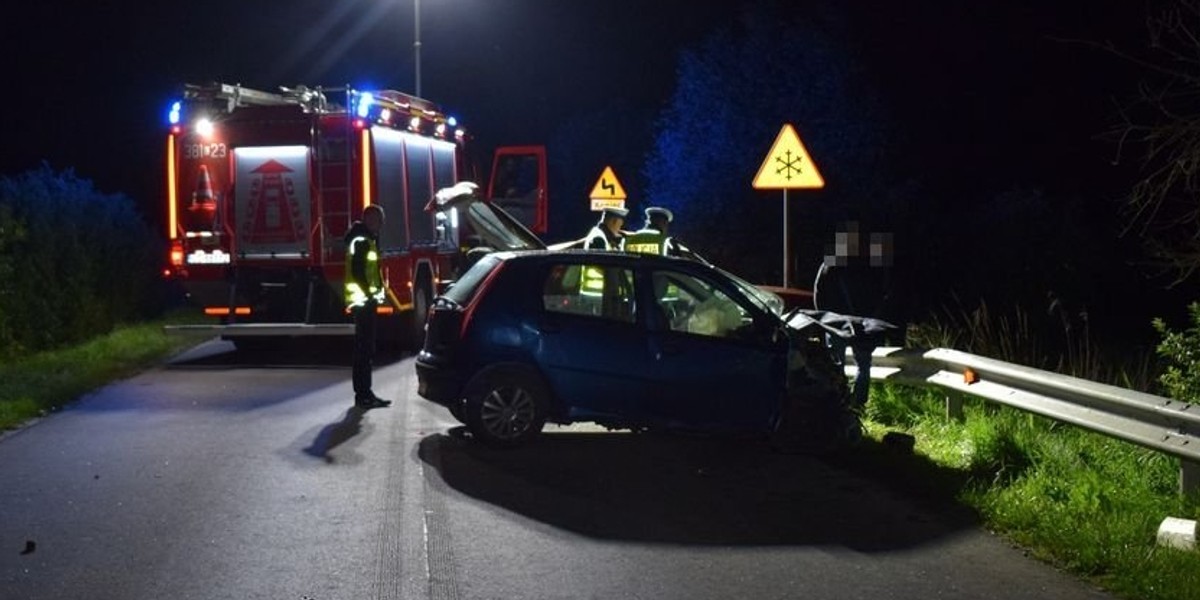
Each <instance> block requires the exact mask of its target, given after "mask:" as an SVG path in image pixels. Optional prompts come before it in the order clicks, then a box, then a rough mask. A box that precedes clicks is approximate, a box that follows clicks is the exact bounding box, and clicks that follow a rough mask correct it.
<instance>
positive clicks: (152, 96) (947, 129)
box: [0, 0, 1147, 260]
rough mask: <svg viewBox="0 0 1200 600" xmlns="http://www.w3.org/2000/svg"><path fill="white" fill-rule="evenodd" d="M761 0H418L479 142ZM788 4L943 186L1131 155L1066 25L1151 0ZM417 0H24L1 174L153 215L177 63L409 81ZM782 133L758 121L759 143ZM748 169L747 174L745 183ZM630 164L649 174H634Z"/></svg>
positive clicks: (919, 167)
mask: <svg viewBox="0 0 1200 600" xmlns="http://www.w3.org/2000/svg"><path fill="white" fill-rule="evenodd" d="M749 2H750V0H742V1H740V2H739V1H729V2H695V1H693V0H652V1H641V0H422V2H421V30H422V31H421V41H422V88H423V89H422V92H423V94H422V95H423V96H425V97H427V98H429V99H431V100H433V101H435V102H437V103H439V104H441V105H442V106H443V107H444V108H445V109H446V110H447V112H449V113H450V114H453V115H455V116H457V117H458V118H459V120H460V122H462V123H463V124H464V125H465V126H466V127H467V128H468V129H469V130H471V131H472V132H473V134H474V135H475V137H476V142H477V148H476V150H481V149H482V150H484V151H485V152H486V151H490V147H491V146H494V145H502V144H527V143H545V142H546V141H547V140H549V139H551V138H552V137H553V136H555V135H559V136H561V135H562V129H563V125H564V123H569V122H570V120H571V119H572V118H574V117H576V116H578V115H587V114H590V113H596V112H597V111H599V110H600V109H602V108H603V107H605V106H610V105H613V104H620V105H622V106H633V107H639V108H640V109H644V110H650V111H657V110H659V109H661V108H662V107H663V106H665V105H666V103H667V102H668V101H669V100H670V97H671V93H672V91H673V89H674V86H675V81H674V75H675V68H676V64H677V60H678V56H679V53H680V51H681V50H683V49H686V48H689V47H695V46H696V44H698V43H699V42H700V41H702V40H703V39H704V38H705V37H706V36H707V35H708V34H710V33H711V32H713V31H715V30H716V29H718V28H721V27H732V26H736V24H737V22H738V19H739V18H740V15H741V14H742V8H741V7H742V6H743V5H745V4H747V3H749ZM786 6H794V10H796V11H797V12H798V14H802V15H806V16H807V15H808V14H809V13H810V12H811V14H812V15H813V16H814V17H813V18H814V19H816V18H829V17H830V15H834V16H836V17H837V18H839V19H842V20H843V21H844V22H845V23H846V26H845V28H844V29H845V31H847V32H848V33H847V35H849V36H851V37H852V38H853V39H848V40H846V48H848V49H849V51H850V52H853V53H855V56H854V60H855V61H856V62H857V63H859V64H860V65H861V67H862V68H863V69H864V70H865V71H866V72H867V73H868V80H869V81H870V82H871V84H872V85H873V86H874V87H875V89H876V91H877V93H878V94H879V97H880V98H881V100H882V101H883V102H884V105H885V106H886V109H887V111H888V113H889V115H888V116H889V118H891V119H892V120H893V121H896V122H899V123H902V124H903V129H904V131H903V136H904V138H903V139H904V141H903V144H904V145H903V146H901V147H898V148H895V149H893V150H892V152H893V153H894V161H895V164H896V165H897V166H898V168H900V169H902V170H908V171H910V172H912V173H913V175H914V177H921V178H923V179H926V180H929V181H932V182H934V186H935V187H936V185H937V182H939V181H945V182H950V181H960V182H961V181H963V180H967V181H976V180H978V181H979V182H980V184H981V186H983V185H985V184H986V185H987V186H988V187H990V188H992V189H1002V188H1003V187H1004V186H1005V185H1020V184H1030V185H1037V186H1040V187H1043V188H1045V189H1048V190H1051V191H1062V192H1066V193H1072V194H1077V195H1083V196H1086V197H1089V198H1094V199H1095V202H1097V203H1111V202H1112V201H1113V199H1114V198H1117V197H1119V196H1120V195H1121V194H1123V193H1124V192H1125V191H1126V190H1127V189H1128V186H1129V185H1130V184H1131V182H1132V179H1131V177H1132V175H1133V174H1135V173H1136V170H1135V166H1136V163H1133V162H1132V161H1125V163H1123V164H1122V165H1121V166H1119V167H1114V166H1113V165H1112V162H1111V161H1112V158H1113V155H1114V144H1113V143H1112V142H1110V141H1104V140H1101V139H1099V138H1100V136H1101V134H1103V133H1104V132H1105V131H1106V130H1108V129H1110V128H1111V127H1112V125H1113V123H1114V119H1115V117H1114V115H1115V112H1114V106H1115V103H1116V102H1118V101H1123V100H1127V99H1128V98H1129V97H1130V96H1131V95H1132V94H1133V93H1134V92H1135V91H1136V85H1135V84H1136V81H1137V73H1136V72H1135V71H1134V70H1133V69H1131V68H1130V67H1129V65H1127V64H1125V63H1122V62H1121V61H1120V60H1118V59H1116V58H1115V57H1113V56H1112V55H1110V54H1107V53H1104V52H1102V51H1098V50H1096V49H1093V48H1089V47H1087V46H1086V45H1085V44H1082V43H1075V42H1071V41H1067V40H1082V41H1090V42H1095V43H1105V42H1108V41H1112V42H1114V43H1116V44H1118V45H1122V46H1125V47H1135V48H1142V47H1144V46H1145V45H1146V33H1145V31H1146V30H1145V26H1144V20H1145V16H1146V14H1147V13H1146V11H1147V8H1146V5H1144V4H1142V3H1138V2H1129V3H1119V2H1085V1H1082V0H1062V1H1055V2H1036V1H1015V2H1014V1H1001V0H983V1H981V2H968V3H963V2H953V1H950V0H913V1H912V2H853V3H844V2H831V1H826V2H821V1H806V0H797V1H795V2H791V3H787V4H786ZM413 8H414V7H413V3H412V0H339V1H337V2H330V1H329V0H292V1H289V2H278V1H274V2H268V1H265V0H239V1H234V0H206V1H205V2H147V1H135V0H131V1H130V2H126V3H118V4H105V3H97V2H87V3H83V2H73V3H70V5H69V6H64V5H63V4H60V3H35V4H29V5H25V6H24V7H23V8H22V17H21V18H19V19H17V18H6V19H4V21H3V24H0V57H3V58H0V60H3V61H4V69H3V72H4V76H5V80H6V83H7V84H8V86H7V87H8V91H7V93H6V94H5V96H6V99H7V101H8V102H9V104H8V106H7V107H6V110H4V111H0V120H2V121H0V123H2V127H0V130H2V131H3V132H4V135H5V141H4V144H3V148H2V149H0V175H15V174H18V173H20V172H22V171H24V170H26V169H30V168H33V167H36V166H38V165H39V164H41V163H42V162H43V161H45V162H47V163H49V164H50V166H52V167H54V168H56V169H63V168H73V169H74V170H75V172H76V173H77V174H78V175H80V176H82V177H85V178H88V179H91V180H93V181H95V182H96V184H97V186H98V187H99V188H100V189H101V190H102V191H105V192H121V193H125V194H127V195H129V196H131V197H133V198H134V199H135V200H136V201H137V203H138V206H140V207H142V209H143V211H144V212H145V214H146V217H147V219H148V220H149V221H150V222H151V223H153V224H155V226H156V227H158V224H159V223H161V221H162V219H163V217H162V212H163V211H162V207H161V206H160V205H161V200H160V194H161V188H162V185H163V184H162V180H163V175H162V172H161V171H162V169H161V162H162V152H163V150H162V145H163V144H162V141H163V137H164V135H165V115H166V109H167V106H168V104H169V102H170V101H171V100H172V99H174V98H175V97H177V95H178V90H179V88H180V85H181V84H182V83H184V82H205V81H214V80H220V81H224V82H229V83H242V84H244V85H248V86H251V87H258V88H261V89H274V88H275V87H276V86H279V85H295V84H306V85H310V86H313V85H326V86H336V85H342V84H351V85H354V86H357V87H362V88H371V87H393V88H397V89H400V90H403V91H409V92H411V91H413V81H414V76H413V65H414V60H413V47H412V46H413V16H414V15H413V12H414V11H413ZM762 85H763V86H764V87H767V86H770V82H769V81H764V82H762ZM800 125H801V130H802V131H803V124H800ZM773 127H778V126H777V125H775V126H773ZM770 141H771V140H770V139H765V140H762V145H763V152H764V154H765V152H766V149H767V146H769V143H770ZM648 150H649V148H648V147H646V145H645V144H644V143H642V144H636V143H631V144H630V145H629V146H628V147H627V148H623V149H621V151H622V152H627V153H629V154H631V155H636V156H634V159H633V161H630V159H629V158H628V157H625V158H623V159H622V158H621V157H615V156H614V157H613V162H619V161H621V160H624V161H625V162H636V161H637V160H640V157H641V156H642V155H644V154H645V153H646V152H647V151H648ZM550 152H551V155H552V156H551V163H552V165H553V161H554V157H553V153H554V148H550ZM818 159H819V157H818ZM603 166H604V165H603V164H596V165H595V166H594V172H595V173H596V174H597V175H598V174H599V172H600V170H601V169H602V168H603ZM752 176H753V173H745V174H739V175H738V177H742V178H744V179H745V180H746V182H747V186H748V185H749V181H750V179H751V178H752ZM622 179H623V180H624V181H625V183H626V186H627V187H636V183H637V177H635V176H634V174H626V176H624V177H622ZM590 184H591V181H588V182H583V183H582V184H581V185H582V186H587V187H590ZM630 191H631V196H632V195H636V194H637V193H638V190H636V189H632V190H630ZM575 192H576V190H566V191H563V190H553V189H552V190H551V200H552V202H576V203H581V204H582V203H585V202H586V198H583V197H578V198H577V197H573V196H571V194H572V193H575ZM556 193H557V195H556ZM551 210H552V211H553V210H554V209H553V207H552V208H551ZM581 226H582V224H581ZM551 233H552V234H554V233H555V232H551ZM572 233H576V232H558V235H552V238H556V239H563V238H564V237H566V236H569V235H570V234H572ZM693 245H695V244H694V243H693ZM763 251H764V254H765V256H766V257H768V258H769V259H770V260H774V257H775V256H776V255H777V253H776V250H775V249H774V248H767V249H763Z"/></svg>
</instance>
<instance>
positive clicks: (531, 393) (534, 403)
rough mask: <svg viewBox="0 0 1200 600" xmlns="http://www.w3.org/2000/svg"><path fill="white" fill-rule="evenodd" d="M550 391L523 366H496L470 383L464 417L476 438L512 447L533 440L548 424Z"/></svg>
mask: <svg viewBox="0 0 1200 600" xmlns="http://www.w3.org/2000/svg"><path fill="white" fill-rule="evenodd" d="M548 402H549V392H548V391H547V389H546V386H545V385H544V384H543V383H542V381H541V378H540V377H538V376H537V375H536V374H535V373H531V372H530V371H529V370H528V369H526V368H522V367H503V366H498V367H493V368H490V369H487V370H485V371H483V372H481V373H479V374H478V375H476V376H475V377H474V378H473V379H472V380H471V382H470V383H469V384H467V401H466V404H465V405H464V406H463V413H464V414H463V417H465V418H464V420H465V421H466V424H467V427H468V428H469V429H470V430H471V433H472V434H473V435H474V436H475V438H476V439H478V440H480V441H481V442H483V443H485V444H489V445H493V446H504V447H512V446H519V445H521V444H524V443H526V442H528V441H530V440H531V439H532V438H533V437H535V436H536V435H537V434H538V433H540V432H541V431H542V426H543V425H545V423H546V407H547V405H548Z"/></svg>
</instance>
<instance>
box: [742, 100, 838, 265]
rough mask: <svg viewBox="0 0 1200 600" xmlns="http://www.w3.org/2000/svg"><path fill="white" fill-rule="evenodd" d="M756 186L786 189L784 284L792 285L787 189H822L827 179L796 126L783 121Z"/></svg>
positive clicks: (755, 179)
mask: <svg viewBox="0 0 1200 600" xmlns="http://www.w3.org/2000/svg"><path fill="white" fill-rule="evenodd" d="M752 185H753V186H754V189H756V190H783V287H785V288H786V287H790V286H791V272H792V243H791V237H790V234H789V230H790V229H791V228H790V225H791V223H790V219H789V218H788V190H797V189H820V188H823V187H825V179H824V178H823V177H821V172H820V171H818V170H817V165H816V163H814V162H813V160H812V157H811V156H809V154H808V150H807V149H805V147H804V143H802V142H801V141H800V136H799V135H797V134H796V128H795V127H792V124H791V123H784V125H783V129H781V130H779V135H778V136H776V137H775V143H774V144H772V145H771V150H770V151H769V152H767V157H766V158H765V159H763V162H762V166H760V167H759V168H758V175H755V176H754V183H753V184H752Z"/></svg>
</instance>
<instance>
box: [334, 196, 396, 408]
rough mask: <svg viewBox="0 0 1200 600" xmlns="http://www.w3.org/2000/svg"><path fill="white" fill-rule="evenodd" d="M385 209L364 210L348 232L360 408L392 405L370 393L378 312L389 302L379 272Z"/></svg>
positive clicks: (356, 392)
mask: <svg viewBox="0 0 1200 600" xmlns="http://www.w3.org/2000/svg"><path fill="white" fill-rule="evenodd" d="M383 221H384V213H383V208H382V207H380V206H378V205H375V204H372V205H369V206H367V207H366V208H364V209H363V215H362V220H361V221H356V222H355V223H354V224H353V225H351V226H350V231H347V232H346V238H345V239H346V271H345V278H346V283H345V287H346V290H345V291H346V307H347V309H348V310H349V311H350V313H351V314H353V315H354V367H353V371H352V373H353V380H354V404H355V406H358V407H359V408H364V409H367V408H381V407H384V406H387V405H389V404H391V401H388V400H384V399H382V398H379V397H378V396H376V395H375V392H373V391H371V368H372V365H371V363H372V361H373V360H374V359H375V309H376V307H378V306H379V305H380V304H382V303H384V302H386V301H387V292H386V290H385V289H384V282H383V275H382V273H381V272H380V269H379V230H380V229H381V228H382V227H383Z"/></svg>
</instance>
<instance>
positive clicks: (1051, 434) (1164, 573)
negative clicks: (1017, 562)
mask: <svg viewBox="0 0 1200 600" xmlns="http://www.w3.org/2000/svg"><path fill="white" fill-rule="evenodd" d="M944 398H945V393H943V392H935V391H933V390H925V389H918V388H912V387H906V386H899V385H886V384H875V385H873V386H872V398H871V402H870V403H869V404H868V410H867V415H866V416H867V429H868V434H869V436H870V437H871V438H873V439H881V438H882V437H883V435H884V434H885V433H886V432H888V431H902V432H905V433H908V434H911V435H913V436H914V437H915V438H916V448H915V449H916V452H917V453H918V454H921V455H923V456H925V457H927V458H928V459H929V460H931V461H933V462H934V463H935V464H936V465H938V466H941V467H947V468H950V469H953V470H954V471H955V472H957V473H958V474H960V476H959V477H951V478H943V479H942V481H943V483H945V484H947V485H951V486H953V488H954V489H953V490H950V491H951V493H953V494H954V495H956V497H957V498H958V500H959V501H961V502H963V503H964V504H966V505H967V506H969V507H971V508H972V509H974V510H975V511H976V512H977V513H978V514H979V516H980V518H982V519H983V521H984V523H985V525H986V526H987V527H988V528H990V529H992V530H993V531H996V532H998V533H1001V534H1003V535H1005V536H1007V537H1008V538H1009V539H1011V540H1013V541H1014V542H1016V543H1018V544H1020V545H1021V546H1023V547H1025V548H1026V549H1027V550H1028V551H1029V552H1030V553H1031V554H1033V555H1034V556H1036V557H1038V558H1041V559H1043V560H1045V561H1047V562H1049V563H1051V564H1054V565H1055V566H1058V567H1060V568H1063V569H1064V570H1067V571H1069V572H1072V573H1074V574H1077V575H1080V576H1082V577H1085V578H1087V579H1089V580H1091V581H1093V582H1095V583H1097V584H1098V585H1100V586H1101V587H1104V588H1105V589H1108V590H1110V591H1112V592H1113V593H1115V594H1117V595H1119V596H1121V597H1125V598H1137V599H1139V600H1158V599H1163V600H1166V599H1171V600H1177V599H1179V598H1200V552H1185V551H1179V550H1174V549H1169V548H1163V547H1160V546H1158V545H1157V544H1156V542H1155V536H1156V532H1157V529H1158V525H1159V523H1160V522H1161V521H1162V520H1163V519H1164V518H1165V517H1169V516H1170V517H1181V518H1188V519H1196V518H1197V517H1200V502H1198V499H1197V498H1195V497H1183V496H1181V495H1180V494H1179V493H1178V473H1179V471H1178V468H1179V467H1178V461H1177V459H1174V458H1172V457H1169V456H1167V455H1164V454H1161V453H1158V452H1154V451H1150V450H1146V449H1143V448H1140V447H1138V446H1135V445H1132V444H1128V443H1126V442H1122V441H1119V440H1115V439H1112V438H1109V437H1106V436H1103V435H1100V434H1096V433H1092V432H1089V431H1086V430H1083V429H1080V428H1077V427H1073V426H1070V425H1064V424H1061V423H1057V422H1054V421H1052V420H1049V419H1045V418H1042V417H1038V416H1035V415H1031V414H1028V413H1024V412H1021V411H1017V410H1014V409H1010V408H1007V407H1001V406H995V405H991V404H987V403H985V402H983V401H979V400H971V399H968V400H967V401H966V402H965V405H966V406H965V410H964V416H965V418H964V420H963V421H961V422H958V421H953V420H949V419H947V418H946V417H945V408H944ZM915 475H916V474H914V476H915Z"/></svg>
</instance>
